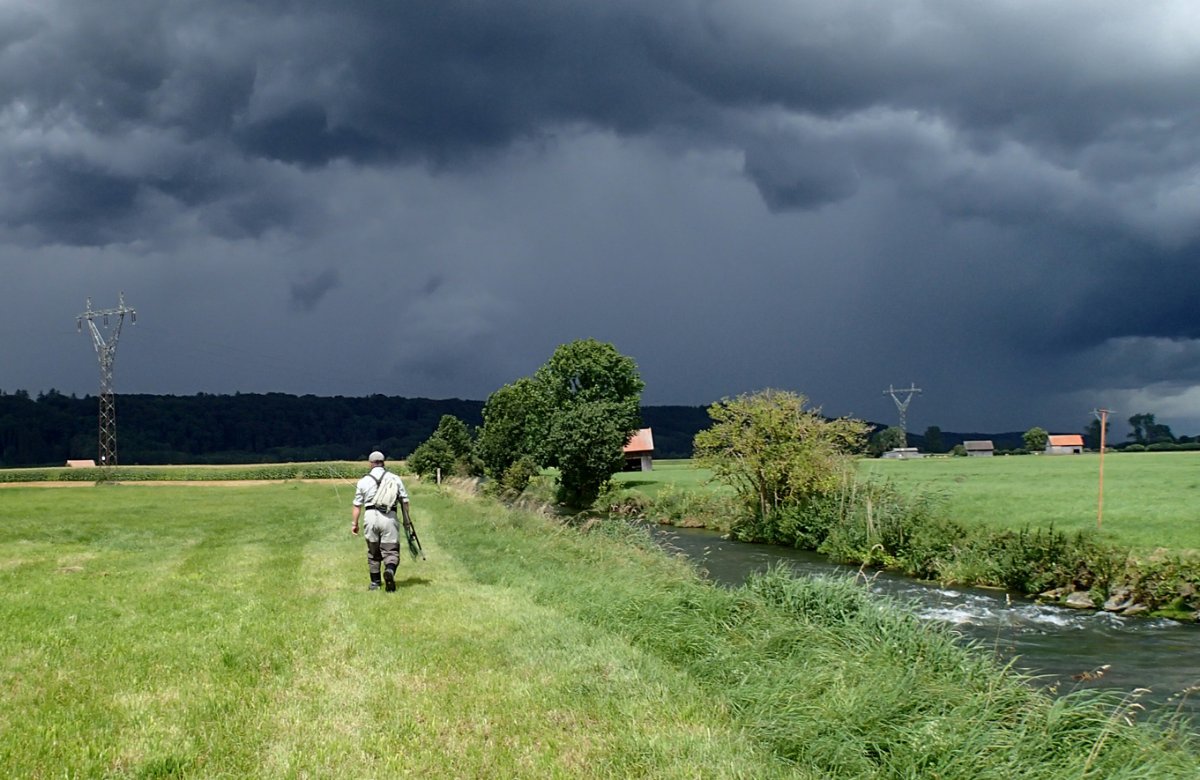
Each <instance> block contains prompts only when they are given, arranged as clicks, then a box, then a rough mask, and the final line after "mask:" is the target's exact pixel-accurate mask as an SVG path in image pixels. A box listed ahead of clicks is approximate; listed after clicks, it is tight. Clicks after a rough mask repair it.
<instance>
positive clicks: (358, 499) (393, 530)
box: [350, 450, 411, 592]
mask: <svg viewBox="0 0 1200 780" xmlns="http://www.w3.org/2000/svg"><path fill="white" fill-rule="evenodd" d="M367 460H368V461H369V463H370V466H371V468H370V471H368V472H367V474H366V476H364V477H363V478H362V479H360V480H359V481H358V485H357V486H356V487H355V490H354V505H353V507H352V508H351V517H352V522H351V524H350V533H352V534H354V535H355V536H357V535H358V518H359V515H360V514H361V513H362V512H363V510H364V509H365V510H366V517H365V518H364V519H363V538H364V539H366V540H367V569H368V571H369V573H370V575H371V585H370V588H369V589H370V590H379V586H380V582H379V579H380V569H381V568H382V570H383V571H382V574H383V585H384V588H385V589H386V590H387V591H389V592H390V591H394V590H395V589H396V567H397V566H398V565H399V564H400V524H399V522H398V521H397V519H396V508H397V506H398V507H399V509H400V511H401V512H402V513H403V516H404V521H405V523H406V524H408V523H411V520H410V519H409V515H408V491H406V490H405V489H404V482H403V481H401V479H400V477H398V476H396V475H395V474H393V473H392V472H390V471H388V470H387V466H385V465H384V460H383V453H382V452H380V451H378V450H376V451H375V452H372V453H371V454H370V456H368V458H367ZM381 501H382V503H380V502H381Z"/></svg>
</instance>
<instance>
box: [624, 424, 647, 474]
mask: <svg viewBox="0 0 1200 780" xmlns="http://www.w3.org/2000/svg"><path fill="white" fill-rule="evenodd" d="M625 470H626V471H653V470H654V434H653V433H651V431H650V429H649V428H642V429H641V430H640V431H638V432H637V433H635V434H633V436H631V437H629V442H628V443H627V444H626V445H625Z"/></svg>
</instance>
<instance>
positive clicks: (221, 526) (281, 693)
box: [0, 483, 806, 778]
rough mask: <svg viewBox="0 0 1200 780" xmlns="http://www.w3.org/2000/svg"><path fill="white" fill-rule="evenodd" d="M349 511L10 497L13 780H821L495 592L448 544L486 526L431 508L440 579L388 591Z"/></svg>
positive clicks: (549, 608) (249, 499)
mask: <svg viewBox="0 0 1200 780" xmlns="http://www.w3.org/2000/svg"><path fill="white" fill-rule="evenodd" d="M350 496H351V487H350V485H349V484H348V483H347V484H346V485H345V486H341V487H339V486H337V485H307V484H296V483H284V484H269V485H258V486H246V487H243V486H238V487H212V486H205V487H175V486H171V487H157V488H149V487H137V486H130V485H119V486H100V487H97V488H95V489H92V490H56V489H50V490H47V489H21V488H16V489H9V490H6V491H4V493H3V495H2V496H0V621H2V624H3V626H4V631H3V634H2V635H0V687H2V689H3V690H4V706H3V708H0V775H2V776H5V777H33V778H37V777H63V776H67V777H106V776H107V777H121V776H129V777H378V776H402V777H403V776H427V777H630V776H655V777H696V776H704V777H773V776H801V777H803V776H806V775H805V774H804V773H803V772H799V773H796V772H794V770H793V768H791V767H789V766H788V765H787V764H786V763H785V762H781V761H779V760H778V759H777V758H776V757H774V756H772V755H771V754H770V753H769V751H767V750H766V749H764V748H761V747H759V746H757V745H756V744H755V743H754V742H752V741H748V740H746V739H745V738H744V736H743V734H742V732H741V731H740V730H739V728H738V726H737V725H736V723H735V722H734V720H733V718H732V716H731V714H730V712H729V711H728V708H727V706H726V705H725V703H724V702H723V701H722V700H721V699H720V697H711V696H706V695H705V694H704V692H703V690H702V689H701V688H700V687H699V686H698V685H697V684H696V682H695V681H694V680H692V679H691V678H690V677H689V676H688V675H687V674H686V673H684V672H682V671H680V670H678V669H676V668H675V667H673V666H671V665H669V664H666V663H664V662H663V661H662V660H661V659H659V658H658V657H657V656H655V655H654V654H653V653H649V652H646V651H645V650H643V649H641V648H639V647H638V646H636V645H635V644H632V643H630V642H629V641H627V639H626V638H624V637H623V636H621V635H620V634H619V633H612V632H608V631H605V630H603V629H602V628H599V627H597V626H595V625H592V624H590V623H588V622H586V621H581V620H579V619H578V618H577V617H576V616H574V615H572V614H571V610H565V611H564V610H559V609H557V608H556V607H555V605H553V604H551V603H546V602H545V601H544V600H539V599H535V598H533V597H532V595H531V594H530V593H529V592H527V590H526V589H525V588H523V587H521V586H520V585H519V583H511V584H509V583H505V582H502V581H494V582H480V581H478V580H477V579H476V578H475V577H474V576H473V575H472V574H471V569H470V568H469V567H467V566H466V565H464V561H463V560H461V558H460V557H458V556H459V555H461V553H460V551H459V550H458V549H456V548H455V547H454V546H444V545H443V544H441V543H440V539H441V537H442V533H443V531H442V528H443V526H447V525H450V524H454V523H456V522H462V520H461V516H462V515H464V514H467V515H469V516H470V518H471V522H474V523H486V522H487V516H486V514H479V513H478V512H476V511H474V510H472V511H465V510H464V509H463V507H464V505H462V504H458V503H455V502H454V501H452V500H451V499H449V498H447V497H445V496H442V495H437V494H435V492H434V491H433V490H431V489H418V490H417V491H415V495H414V503H415V507H416V508H415V520H416V522H417V524H418V528H419V530H420V532H421V536H422V541H423V542H424V543H425V547H426V550H427V553H428V557H429V560H427V561H411V560H409V559H408V558H407V556H406V557H405V560H404V562H403V563H402V567H401V571H400V583H401V589H400V592H399V593H397V594H384V593H368V592H367V591H366V584H367V578H366V561H365V554H364V545H363V542H362V541H361V539H359V538H355V537H351V536H350V535H349V533H348V527H349V511H348V504H349V501H350ZM497 545H498V546H497V547H496V548H495V549H488V550H482V551H481V550H478V549H476V548H473V547H472V548H468V549H470V550H471V552H470V554H471V555H495V556H505V555H509V554H510V552H509V551H506V550H505V549H504V544H503V537H500V538H499V539H498V540H497ZM551 555H553V553H551ZM508 565H513V566H516V567H518V569H519V568H520V567H524V566H529V567H537V566H538V565H540V561H538V560H526V559H524V558H522V559H521V560H515V561H509V562H508Z"/></svg>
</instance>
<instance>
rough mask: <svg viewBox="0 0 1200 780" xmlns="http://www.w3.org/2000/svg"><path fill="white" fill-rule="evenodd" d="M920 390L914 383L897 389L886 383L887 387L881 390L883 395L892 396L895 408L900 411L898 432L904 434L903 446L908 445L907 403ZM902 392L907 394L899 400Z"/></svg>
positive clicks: (910, 401)
mask: <svg viewBox="0 0 1200 780" xmlns="http://www.w3.org/2000/svg"><path fill="white" fill-rule="evenodd" d="M910 384H912V383H910ZM920 392H921V388H919V387H917V386H916V384H912V386H911V387H907V388H901V389H899V390H897V389H896V388H894V387H892V386H891V385H888V389H887V390H884V391H883V394H884V395H890V396H891V397H892V400H893V401H895V402H896V409H898V410H899V411H900V432H901V433H903V434H904V446H906V447H907V446H908V405H909V404H910V403H912V399H913V396H914V395H918V394H920ZM904 393H907V395H905V396H904V400H903V401H901V400H900V394H904Z"/></svg>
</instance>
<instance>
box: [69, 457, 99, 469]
mask: <svg viewBox="0 0 1200 780" xmlns="http://www.w3.org/2000/svg"><path fill="white" fill-rule="evenodd" d="M67 468H69V469H94V468H96V461H94V460H92V459H91V458H88V459H87V460H69V461H67Z"/></svg>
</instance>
